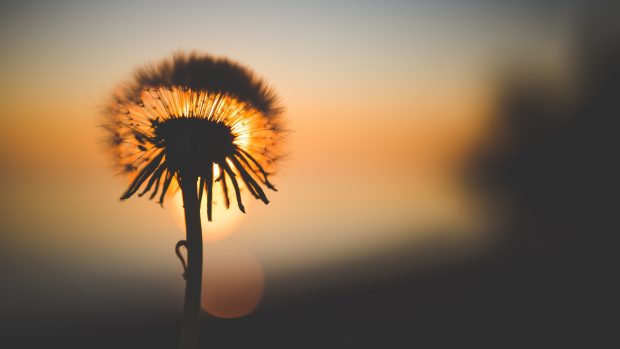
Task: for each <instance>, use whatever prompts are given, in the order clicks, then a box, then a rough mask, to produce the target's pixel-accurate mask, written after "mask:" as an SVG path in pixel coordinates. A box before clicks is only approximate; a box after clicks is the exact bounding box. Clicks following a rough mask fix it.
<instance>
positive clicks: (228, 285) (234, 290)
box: [202, 244, 265, 318]
mask: <svg viewBox="0 0 620 349" xmlns="http://www.w3.org/2000/svg"><path fill="white" fill-rule="evenodd" d="M204 269H205V270H204V275H203V280H204V281H203V292H202V307H203V309H204V310H205V311H206V312H208V313H209V314H211V315H213V316H216V317H220V318H238V317H242V316H245V315H248V314H250V313H251V312H252V311H254V309H256V307H257V306H258V304H259V302H260V300H261V298H262V296H263V291H264V288H265V275H264V271H263V268H262V266H261V265H260V263H259V261H258V260H257V259H256V258H255V257H254V256H252V255H251V254H250V253H249V252H248V251H247V250H246V249H244V248H242V247H241V246H239V245H231V244H228V245H218V246H215V247H213V248H211V249H210V248H207V249H206V250H205V265H204Z"/></svg>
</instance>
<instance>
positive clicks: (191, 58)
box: [103, 53, 283, 348]
mask: <svg viewBox="0 0 620 349" xmlns="http://www.w3.org/2000/svg"><path fill="white" fill-rule="evenodd" d="M105 114H106V119H105V122H104V124H103V128H104V130H105V133H106V137H107V140H108V145H109V149H110V150H111V152H112V154H113V157H114V159H115V166H116V167H117V169H118V171H119V172H120V173H123V174H126V175H127V176H129V177H130V179H131V184H129V187H128V188H127V190H126V191H125V192H124V193H123V195H122V196H121V199H122V200H125V199H128V198H130V197H132V196H134V195H135V194H137V195H138V196H143V195H148V196H149V198H150V199H155V198H157V201H158V202H159V204H161V205H163V203H164V199H165V198H166V193H168V192H170V191H171V190H173V188H179V189H180V190H181V192H182V196H183V206H184V210H185V222H186V233H187V238H186V240H185V241H180V242H179V244H177V249H176V252H177V254H178V255H179V257H180V258H181V255H180V252H179V248H180V247H181V246H184V247H185V248H186V249H187V268H186V270H185V274H184V277H185V278H186V282H187V284H186V290H185V304H184V310H183V325H182V331H181V347H182V348H195V347H196V346H197V337H198V321H199V316H200V288H201V278H202V231H201V224H200V211H199V210H200V202H201V201H202V199H203V196H205V195H206V206H207V217H208V220H212V206H213V192H214V190H216V187H217V186H219V187H220V188H221V192H222V194H223V198H224V200H223V201H224V205H225V206H226V208H228V207H229V206H230V203H231V201H232V200H231V198H232V196H233V195H234V197H235V201H236V204H237V206H238V208H239V210H241V211H242V212H244V213H245V207H244V205H243V201H242V196H243V195H242V191H246V190H247V192H249V193H250V194H251V195H252V196H253V197H254V198H256V199H258V200H260V201H262V202H264V203H265V204H267V203H269V200H268V199H267V195H266V194H265V189H266V188H268V189H270V190H274V191H275V190H276V188H275V187H274V186H273V184H272V183H271V182H270V180H269V176H270V175H271V174H272V173H273V171H274V169H275V165H276V163H277V161H278V160H279V158H280V156H281V155H280V154H281V152H280V150H281V145H280V144H281V142H282V135H283V130H282V120H281V110H280V108H279V107H278V105H277V98H276V95H275V93H274V92H273V90H271V89H270V88H269V87H268V86H267V84H266V83H265V82H264V81H263V80H262V79H260V78H258V77H256V76H255V75H254V74H253V73H252V72H251V71H250V70H248V69H247V68H245V67H243V66H241V65H239V64H237V63H234V62H232V61H230V60H228V59H223V58H214V57H211V56H208V55H200V54H196V53H192V54H185V53H178V54H176V55H174V56H173V57H172V59H168V60H164V61H162V62H160V63H159V64H156V65H151V66H147V67H144V68H141V69H139V70H138V71H137V72H136V73H135V74H134V76H133V78H132V80H130V81H129V82H128V83H127V84H125V85H124V86H122V88H121V89H120V90H119V91H117V92H116V93H115V94H114V95H113V98H112V101H111V103H110V105H109V107H108V108H107V109H106V113H105ZM218 190H219V189H218ZM203 194H204V195H203ZM181 260H182V262H183V264H184V266H185V261H183V259H182V258H181Z"/></svg>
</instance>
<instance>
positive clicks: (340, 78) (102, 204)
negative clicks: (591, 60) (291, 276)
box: [0, 2, 563, 277]
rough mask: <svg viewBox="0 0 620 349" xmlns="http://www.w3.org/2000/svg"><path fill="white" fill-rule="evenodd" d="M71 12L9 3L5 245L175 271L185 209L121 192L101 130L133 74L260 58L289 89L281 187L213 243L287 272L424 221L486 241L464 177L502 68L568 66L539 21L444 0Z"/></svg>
mask: <svg viewBox="0 0 620 349" xmlns="http://www.w3.org/2000/svg"><path fill="white" fill-rule="evenodd" d="M345 3H346V4H348V5H345ZM63 4H64V3H63ZM39 5H40V6H39ZM73 5H74V6H73ZM73 5H72V6H66V4H65V5H62V4H58V5H51V4H47V5H46V4H44V3H40V4H38V5H37V6H35V7H34V10H33V9H32V8H29V7H27V6H26V7H23V8H21V7H19V6H17V5H16V7H15V8H7V9H6V11H5V12H4V13H5V18H3V19H4V21H3V24H2V25H3V27H2V28H3V31H2V34H0V35H1V36H0V39H1V40H2V44H3V47H4V48H5V49H4V50H3V52H4V53H5V54H3V57H2V62H1V63H2V64H0V74H1V76H2V77H3V79H2V83H1V84H0V111H1V114H0V161H2V163H3V168H2V173H0V180H1V181H2V186H3V188H2V189H3V192H4V193H5V195H3V197H2V198H1V199H0V208H1V209H2V212H3V220H2V222H1V223H0V228H1V229H2V230H3V231H4V232H6V233H4V234H3V236H2V238H3V239H8V240H9V242H11V243H12V245H13V246H15V248H16V249H18V250H19V249H24V248H26V246H27V247H28V248H29V249H30V248H32V247H34V248H35V250H37V251H42V252H43V253H44V254H47V255H49V256H54V258H57V259H63V258H66V259H72V258H80V260H82V261H88V262H84V263H90V264H92V265H94V266H98V267H101V268H108V269H115V270H116V269H118V270H123V272H129V271H128V270H134V271H138V272H140V273H170V275H174V277H178V275H177V274H178V269H179V265H178V264H177V261H176V260H174V256H173V255H172V253H171V251H172V246H174V243H176V241H177V240H179V239H181V238H182V237H183V233H182V229H181V228H180V227H179V225H180V224H179V223H178V220H177V219H175V218H174V217H173V215H174V213H173V211H174V210H171V209H166V210H162V209H161V208H159V206H157V205H155V204H154V203H152V202H149V201H148V200H146V199H132V200H129V201H127V202H122V203H121V202H119V200H118V197H119V196H120V194H121V193H122V191H123V189H124V186H125V185H126V182H125V181H124V180H123V179H122V178H118V177H116V178H115V177H114V176H113V175H112V172H111V171H110V170H109V168H110V166H109V165H110V162H109V161H108V160H109V159H107V158H106V154H105V152H104V151H103V150H102V146H101V144H100V137H101V133H100V132H99V130H98V129H97V125H98V122H99V118H100V110H101V108H102V106H103V105H104V102H105V99H106V97H107V96H108V94H109V93H110V92H111V91H112V89H113V88H114V86H115V85H116V84H118V83H119V82H122V81H123V79H126V78H127V77H128V76H129V74H130V73H131V72H132V70H133V69H134V68H135V67H137V66H139V65H141V64H143V63H145V62H149V61H153V60H158V59H161V58H163V57H167V56H168V55H170V54H171V53H172V52H174V51H175V50H178V49H188V50H199V51H204V52H208V53H212V54H215V55H225V56H228V57H230V58H231V59H234V60H237V61H239V62H241V63H242V64H246V65H248V66H250V67H252V68H254V69H255V70H256V72H257V73H258V74H259V75H261V76H263V77H265V78H266V80H267V81H269V82H270V83H271V84H272V86H273V87H274V88H275V90H276V91H277V92H278V93H279V95H280V97H281V99H282V103H283V105H284V106H285V107H286V116H287V117H288V119H289V120H290V128H291V129H292V130H293V132H292V133H291V134H290V137H289V138H290V141H289V144H288V152H289V154H290V156H289V158H288V159H287V160H286V161H285V162H284V163H283V164H282V169H281V171H280V174H279V175H278V176H277V178H276V179H275V182H276V184H277V185H278V188H279V189H280V191H279V192H278V193H274V194H272V195H271V196H270V199H271V204H270V205H269V206H262V205H259V204H255V203H252V204H250V205H248V208H247V215H245V216H241V215H240V216H239V217H240V218H239V219H240V220H239V221H236V222H235V224H233V225H234V226H235V229H234V230H235V231H234V232H232V233H231V234H229V235H228V238H227V239H225V240H224V241H223V242H213V243H212V245H211V246H210V247H209V248H210V249H211V251H217V249H218V246H223V247H222V248H225V247H226V246H227V245H226V244H230V243H234V244H237V245H238V246H241V247H242V248H243V249H245V250H247V251H249V253H250V254H251V255H252V256H254V257H255V258H257V260H258V261H260V263H261V265H262V268H264V269H265V270H266V271H267V272H270V273H276V274H277V273H279V272H294V271H295V270H302V269H303V268H311V267H313V266H319V265H329V264H330V263H339V262H342V261H346V260H350V259H354V258H359V257H360V256H364V255H365V254H368V253H374V252H376V251H380V250H387V249H389V248H391V247H393V246H397V245H399V244H402V243H403V242H407V241H414V240H416V239H421V238H424V237H425V234H428V233H429V232H430V231H433V232H435V231H439V230H441V231H446V232H454V233H450V234H451V235H446V236H445V237H442V238H445V239H446V241H461V240H463V241H467V240H468V239H476V236H470V235H468V232H472V231H477V230H479V229H478V228H479V225H480V224H482V223H483V220H482V218H481V216H480V215H479V212H478V207H477V205H478V202H477V201H476V198H475V197H474V196H472V195H471V193H470V192H469V189H468V188H467V187H466V186H464V185H463V183H462V181H461V176H460V175H461V172H460V171H461V167H462V165H463V162H464V161H465V159H466V158H467V156H468V155H469V153H470V151H471V148H472V147H473V146H474V144H475V143H476V142H477V141H478V139H479V137H480V136H481V135H482V134H483V133H484V132H485V130H486V127H487V121H488V117H489V114H490V112H491V110H492V108H493V101H494V97H495V96H494V93H495V92H494V90H493V84H492V82H493V81H492V80H491V79H490V77H491V76H492V73H494V71H493V69H494V67H495V66H494V64H495V63H497V59H501V58H505V57H506V56H509V54H510V52H512V51H511V50H516V49H523V47H521V46H520V45H522V44H523V43H527V44H528V45H530V46H532V47H528V48H529V49H533V51H532V52H537V53H539V56H540V57H539V58H540V59H541V60H542V61H545V62H551V63H554V64H549V66H553V67H557V66H559V65H558V64H555V63H557V62H558V61H559V60H558V57H559V56H561V52H562V50H561V49H562V47H563V41H562V40H561V37H559V36H558V37H553V36H551V37H541V36H540V35H538V34H539V33H537V32H536V27H535V26H529V27H528V30H531V32H530V31H522V32H518V33H517V32H515V31H512V30H511V28H512V27H511V24H510V22H509V21H507V22H504V23H503V24H502V26H501V27H496V24H497V23H495V22H494V21H496V20H497V18H494V17H492V16H483V17H481V18H484V19H485V21H487V22H485V21H479V20H477V17H476V15H475V14H472V13H462V14H459V15H456V12H454V11H448V12H447V11H445V9H443V8H442V6H440V5H437V6H421V5H420V6H417V5H411V4H408V3H407V4H403V3H400V2H394V3H391V2H390V3H389V4H387V5H386V4H383V5H382V6H379V7H377V6H376V4H375V5H372V4H370V3H368V4H367V3H364V4H360V5H357V6H355V7H353V6H352V5H351V4H349V3H348V2H343V3H341V4H340V3H339V4H332V3H323V2H319V3H317V4H307V5H304V6H292V5H290V4H288V5H287V4H278V5H277V6H276V4H275V3H272V2H267V3H265V4H263V6H264V7H256V6H257V5H256V4H254V3H248V4H246V5H247V6H239V4H235V5H234V6H233V5H228V4H222V5H221V7H218V8H217V9H214V8H203V7H202V6H206V5H204V4H202V3H200V2H190V3H188V4H185V5H184V6H179V7H174V8H172V7H166V6H169V5H165V3H159V2H154V3H153V4H152V5H151V4H150V3H149V6H142V5H144V4H142V5H135V4H134V3H131V4H124V3H122V2H119V3H110V4H108V3H107V2H106V4H100V3H96V5H95V3H92V4H90V5H83V4H82V5H80V4H77V3H76V4H73ZM24 6H25V5H24ZM33 6H34V5H33ZM134 6H138V8H137V9H136V8H134ZM140 6H141V7H140ZM348 6H349V7H348ZM36 9H38V10H36ZM351 9H353V10H351ZM472 16H473V17H472ZM170 21H172V22H170ZM161 23H165V24H166V25H161ZM499 28H501V29H499ZM551 33H552V34H553V32H551ZM519 35H521V36H523V37H519ZM524 38H526V39H524ZM32 217H36V218H34V219H33V218H32ZM215 219H217V217H215ZM218 244H221V245H218ZM226 248H227V247H226ZM214 249H215V250H214ZM213 253H214V254H215V255H217V253H216V252H213ZM162 256H163V257H162ZM111 257H112V258H111Z"/></svg>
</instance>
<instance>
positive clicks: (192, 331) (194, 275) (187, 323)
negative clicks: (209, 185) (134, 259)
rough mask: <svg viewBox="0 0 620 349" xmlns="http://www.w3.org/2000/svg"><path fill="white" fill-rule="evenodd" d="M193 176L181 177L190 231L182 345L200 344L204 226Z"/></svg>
mask: <svg viewBox="0 0 620 349" xmlns="http://www.w3.org/2000/svg"><path fill="white" fill-rule="evenodd" d="M197 180H198V178H196V177H194V176H188V177H186V176H182V177H181V179H180V186H181V191H182V193H183V208H184V210H185V230H186V233H187V238H186V241H187V277H186V284H185V303H184V305H183V323H182V325H181V349H196V348H198V336H199V333H200V331H199V321H200V294H201V292H200V289H201V286H202V228H201V224H200V203H199V201H198V191H197V189H196V182H197Z"/></svg>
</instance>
